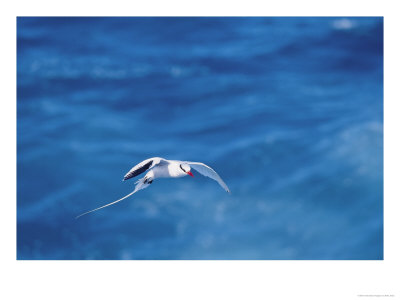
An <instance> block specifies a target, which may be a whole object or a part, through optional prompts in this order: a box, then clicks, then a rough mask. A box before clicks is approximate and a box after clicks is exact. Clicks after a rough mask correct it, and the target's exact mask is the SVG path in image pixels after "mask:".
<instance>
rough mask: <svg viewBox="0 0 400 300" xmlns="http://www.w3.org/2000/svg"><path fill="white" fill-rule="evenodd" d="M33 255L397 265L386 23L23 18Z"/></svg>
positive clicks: (23, 209) (20, 89)
mask: <svg viewBox="0 0 400 300" xmlns="http://www.w3.org/2000/svg"><path fill="white" fill-rule="evenodd" d="M153 156H161V157H164V158H167V159H179V160H189V161H202V162H204V163H206V164H209V165H210V166H212V167H213V168H214V169H215V170H216V171H217V172H218V173H219V174H220V175H221V177H222V178H223V179H224V180H225V182H226V183H227V185H228V186H229V187H230V189H231V191H232V194H231V195H228V194H227V193H226V192H225V191H224V190H223V189H221V187H219V186H218V184H217V183H216V182H214V181H212V180H210V179H207V178H204V177H202V176H201V175H199V174H195V177H194V178H191V177H189V176H187V177H185V178H181V179H161V180H156V181H155V182H154V183H153V184H152V185H151V187H149V188H148V189H146V190H143V191H140V192H139V193H137V194H135V195H134V196H133V197H132V198H129V199H127V200H124V201H122V202H120V203H118V204H116V205H114V206H110V207H107V208H105V209H103V210H100V211H97V212H95V213H93V214H90V215H86V216H84V217H82V218H80V219H77V220H76V219H75V216H76V215H79V214H81V213H82V212H85V211H87V210H90V209H93V208H96V207H98V206H102V205H104V204H106V203H108V202H111V201H114V200H116V199H118V198H120V197H122V196H124V195H125V194H127V193H129V192H130V191H132V189H133V187H134V181H135V180H134V179H132V180H130V181H126V182H122V181H121V180H122V178H123V176H124V174H125V173H126V172H127V171H128V170H129V169H130V168H131V167H132V166H134V165H135V164H137V163H139V162H140V161H142V160H144V159H146V158H149V157H153ZM17 258H18V259H383V18H375V17H371V18H341V17H337V18H316V17H302V18H276V17H274V18H25V17H24V18H18V19H17Z"/></svg>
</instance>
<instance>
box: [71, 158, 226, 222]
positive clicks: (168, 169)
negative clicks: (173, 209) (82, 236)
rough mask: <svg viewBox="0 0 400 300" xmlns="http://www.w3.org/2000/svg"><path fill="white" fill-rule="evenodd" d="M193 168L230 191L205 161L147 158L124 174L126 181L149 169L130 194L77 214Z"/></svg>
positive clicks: (187, 172)
mask: <svg viewBox="0 0 400 300" xmlns="http://www.w3.org/2000/svg"><path fill="white" fill-rule="evenodd" d="M192 168H193V169H194V170H196V171H197V172H199V173H200V174H201V175H203V176H206V177H209V178H211V179H214V180H215V181H217V182H218V183H219V184H220V185H221V186H222V188H223V189H224V190H225V191H227V192H228V193H230V190H229V188H228V186H227V185H226V184H225V182H224V181H223V180H222V179H221V177H219V175H218V174H217V172H215V171H214V170H213V169H212V168H210V167H209V166H207V165H205V164H203V163H199V162H190V161H180V160H167V159H164V158H161V157H153V158H149V159H146V160H144V161H142V162H141V163H139V164H137V165H136V166H134V167H133V168H132V169H130V170H129V172H128V173H126V175H125V176H124V179H123V180H124V181H125V180H128V179H130V178H133V177H135V176H138V175H140V174H142V173H144V172H146V171H147V173H146V175H145V176H144V177H143V178H141V179H139V180H138V181H136V183H135V184H136V185H135V189H134V190H133V192H132V193H130V194H128V195H126V196H125V197H123V198H121V199H118V200H116V201H114V202H111V203H109V204H106V205H104V206H101V207H98V208H96V209H93V210H91V211H88V212H85V213H83V214H81V215H79V216H77V218H79V217H81V216H83V215H86V214H88V213H91V212H94V211H96V210H99V209H102V208H104V207H107V206H110V205H113V204H115V203H117V202H119V201H122V200H124V199H126V198H128V197H129V196H131V195H133V194H134V193H136V192H137V191H140V190H143V189H145V188H147V187H148V186H149V185H150V184H151V183H152V182H153V180H154V179H156V178H169V177H171V178H178V177H183V176H187V175H190V176H192V177H193V174H192V172H191V169H192Z"/></svg>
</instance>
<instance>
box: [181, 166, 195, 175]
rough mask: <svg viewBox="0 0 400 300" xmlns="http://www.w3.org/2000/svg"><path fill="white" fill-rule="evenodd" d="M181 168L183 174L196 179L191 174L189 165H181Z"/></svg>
mask: <svg viewBox="0 0 400 300" xmlns="http://www.w3.org/2000/svg"><path fill="white" fill-rule="evenodd" d="M179 166H180V167H181V169H182V171H183V172H185V173H186V174H188V175H190V176H192V177H194V176H193V173H192V172H190V166H189V165H188V164H180V165H179Z"/></svg>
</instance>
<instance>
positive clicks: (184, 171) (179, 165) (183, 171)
mask: <svg viewBox="0 0 400 300" xmlns="http://www.w3.org/2000/svg"><path fill="white" fill-rule="evenodd" d="M179 167H180V168H181V169H182V171H183V172H185V173H186V171H185V170H184V169H183V168H182V165H179Z"/></svg>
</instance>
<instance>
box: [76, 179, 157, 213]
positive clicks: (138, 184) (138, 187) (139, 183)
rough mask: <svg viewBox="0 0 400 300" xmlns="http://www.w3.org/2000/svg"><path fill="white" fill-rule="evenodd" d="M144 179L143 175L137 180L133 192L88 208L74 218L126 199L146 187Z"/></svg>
mask: <svg viewBox="0 0 400 300" xmlns="http://www.w3.org/2000/svg"><path fill="white" fill-rule="evenodd" d="M144 179H145V178H144V177H143V178H141V179H139V180H138V181H137V182H136V186H135V189H134V190H133V192H131V193H129V194H128V195H126V196H124V197H122V198H121V199H118V200H116V201H114V202H111V203H108V204H106V205H103V206H100V207H98V208H95V209H92V210H89V211H87V212H85V213H83V214H80V215H79V216H76V217H75V219H78V218H80V217H82V216H84V215H86V214H90V213H92V212H94V211H96V210H99V209H102V208H104V207H107V206H110V205H113V204H115V203H117V202H120V201H122V200H124V199H126V198H128V197H130V196H132V195H133V194H134V193H136V192H138V191H140V190H143V189H145V188H147V187H148V186H149V185H150V184H148V183H146V182H145V180H144Z"/></svg>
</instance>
